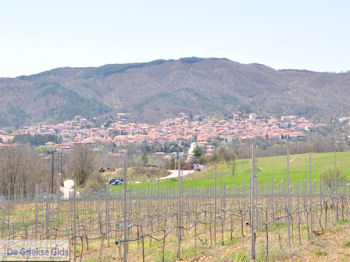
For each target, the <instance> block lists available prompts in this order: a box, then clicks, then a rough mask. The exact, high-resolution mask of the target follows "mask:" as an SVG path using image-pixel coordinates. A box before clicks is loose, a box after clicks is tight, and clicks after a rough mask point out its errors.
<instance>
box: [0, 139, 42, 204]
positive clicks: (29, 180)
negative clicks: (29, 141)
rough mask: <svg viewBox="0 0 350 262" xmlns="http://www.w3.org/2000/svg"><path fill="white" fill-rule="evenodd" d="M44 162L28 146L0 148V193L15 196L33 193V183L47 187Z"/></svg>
mask: <svg viewBox="0 0 350 262" xmlns="http://www.w3.org/2000/svg"><path fill="white" fill-rule="evenodd" d="M46 174H47V169H46V168H45V165H44V162H43V160H42V159H40V158H39V157H38V156H37V154H36V153H35V152H34V151H32V150H31V149H30V148H28V147H20V146H12V147H5V148H2V149H1V150H0V195H5V196H8V197H11V198H13V197H16V196H19V195H20V194H21V195H23V196H25V195H27V194H31V193H34V191H35V185H36V184H38V185H39V186H45V187H47V186H48V184H45V183H47V181H48V179H45V176H46Z"/></svg>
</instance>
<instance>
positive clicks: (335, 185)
mask: <svg viewBox="0 0 350 262" xmlns="http://www.w3.org/2000/svg"><path fill="white" fill-rule="evenodd" d="M337 175H338V174H337V151H334V199H335V202H336V203H335V217H336V221H337V222H339V213H338V177H337Z"/></svg>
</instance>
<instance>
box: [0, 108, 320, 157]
mask: <svg viewBox="0 0 350 262" xmlns="http://www.w3.org/2000/svg"><path fill="white" fill-rule="evenodd" d="M320 126H325V124H322V123H321V124H317V125H314V124H312V123H311V122H310V121H309V120H307V119H306V118H304V117H296V116H292V115H291V116H282V117H281V118H280V119H279V120H278V119H276V118H273V117H269V118H263V117H260V116H258V115H257V114H255V113H251V114H249V115H244V114H242V113H241V112H234V113H233V114H232V119H230V120H216V119H208V118H205V117H203V116H200V115H194V116H192V115H188V114H185V113H180V114H179V115H178V117H176V118H171V119H165V120H164V121H162V122H160V123H159V124H147V123H135V122H132V121H130V120H129V116H128V114H125V113H119V114H118V115H117V120H116V121H114V122H109V123H104V124H103V125H101V126H100V127H92V128H89V126H88V120H87V119H85V118H83V117H81V116H76V117H74V119H73V120H72V121H65V122H63V123H58V124H54V125H40V126H30V127H24V128H21V129H19V130H16V132H12V133H7V132H6V131H4V130H0V138H1V140H2V143H0V146H6V145H8V144H10V143H11V141H12V139H13V138H14V136H15V135H16V134H30V135H37V134H41V135H45V134H51V135H52V134H53V135H58V136H60V137H61V138H62V139H61V140H62V142H61V143H60V144H59V145H57V146H58V148H57V150H60V151H69V150H72V148H74V146H75V145H77V144H92V145H93V144H98V143H115V145H116V146H121V145H125V144H128V143H136V144H145V143H146V144H153V143H159V144H165V143H167V142H175V143H178V144H179V145H181V144H182V143H184V142H192V141H196V142H197V143H198V144H199V145H200V146H201V147H207V149H208V153H210V151H211V150H212V146H211V143H212V142H213V141H214V140H216V139H220V140H223V141H226V142H232V141H233V140H246V139H253V138H263V139H283V138H286V137H288V138H289V139H294V140H295V139H299V138H304V137H305V136H306V132H308V131H312V130H313V129H316V128H318V127H320ZM48 144H52V143H50V142H49V143H48Z"/></svg>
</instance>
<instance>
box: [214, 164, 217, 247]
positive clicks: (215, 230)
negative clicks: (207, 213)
mask: <svg viewBox="0 0 350 262" xmlns="http://www.w3.org/2000/svg"><path fill="white" fill-rule="evenodd" d="M214 169H215V182H214V248H215V247H216V183H217V170H216V163H215V164H214Z"/></svg>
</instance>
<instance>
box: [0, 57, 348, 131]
mask: <svg viewBox="0 0 350 262" xmlns="http://www.w3.org/2000/svg"><path fill="white" fill-rule="evenodd" d="M235 110H240V111H244V112H247V113H249V112H257V113H260V114H270V115H271V114H273V115H281V114H296V115H302V116H305V117H308V118H311V119H313V120H315V121H328V120H330V119H331V118H333V117H338V116H341V115H343V114H346V115H350V73H320V72H311V71H306V70H274V69H272V68H270V67H267V66H264V65H260V64H240V63H236V62H233V61H230V60H228V59H221V58H205V59H203V58H195V57H191V58H182V59H179V60H156V61H153V62H149V63H133V64H113V65H105V66H101V67H96V68H91V67H89V68H57V69H53V70H50V71H46V72H43V73H40V74H36V75H30V76H21V77H17V78H0V127H5V126H15V127H19V126H21V125H24V124H32V123H38V122H47V123H50V122H58V121H64V120H70V119H72V118H73V116H75V115H82V116H84V117H87V118H90V117H94V116H102V115H105V114H110V115H113V114H115V113H117V112H126V113H130V114H131V117H132V118H134V119H135V120H138V121H144V122H148V121H151V122H156V121H159V120H161V119H164V118H168V117H172V116H174V115H177V114H178V113H179V112H188V113H189V112H191V113H192V114H203V115H219V116H226V117H227V116H229V115H231V114H232V112H233V111H235Z"/></svg>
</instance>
